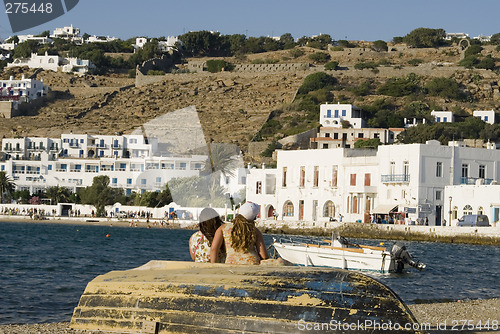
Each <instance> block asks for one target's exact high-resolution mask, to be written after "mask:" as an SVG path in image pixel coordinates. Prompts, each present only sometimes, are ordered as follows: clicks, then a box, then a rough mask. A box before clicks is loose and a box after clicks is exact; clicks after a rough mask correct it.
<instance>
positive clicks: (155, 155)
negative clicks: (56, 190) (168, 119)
mask: <svg viewBox="0 0 500 334" xmlns="http://www.w3.org/2000/svg"><path fill="white" fill-rule="evenodd" d="M157 147H158V142H157V141H156V139H154V138H151V139H146V138H144V137H143V136H140V135H126V136H92V135H82V134H64V135H62V136H61V138H60V139H59V138H57V139H56V138H34V137H26V138H6V139H3V140H2V150H3V153H4V154H5V155H6V159H5V161H0V170H2V171H5V172H6V173H7V174H8V175H10V176H12V177H13V179H14V182H15V184H16V188H17V189H18V190H24V189H27V190H29V191H30V193H36V192H37V191H40V190H44V189H46V188H49V187H52V186H63V187H67V188H69V189H71V190H72V191H76V190H77V189H78V188H81V187H87V186H91V185H92V182H93V179H94V177H95V176H99V175H107V176H109V178H110V186H112V187H116V188H123V189H125V192H126V193H127V194H130V193H131V192H132V191H139V192H143V191H146V190H147V191H160V190H162V189H163V188H164V186H165V184H166V183H167V182H168V181H169V180H170V179H172V178H175V177H190V176H198V175H199V172H200V170H202V169H203V167H204V165H205V162H206V159H207V156H204V155H190V156H187V155H185V156H174V155H168V156H161V155H160V152H157Z"/></svg>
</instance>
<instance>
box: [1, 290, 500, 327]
mask: <svg viewBox="0 0 500 334" xmlns="http://www.w3.org/2000/svg"><path fill="white" fill-rule="evenodd" d="M408 307H409V308H410V310H411V312H412V313H413V315H415V318H416V319H417V322H418V323H419V324H421V325H422V326H427V324H430V325H431V326H432V329H431V330H430V331H427V330H426V332H430V333H464V332H465V333H484V332H488V333H500V328H499V326H500V324H499V322H500V299H498V298H495V299H484V300H467V301H456V302H447V303H430V304H413V305H409V306H408ZM68 326H69V322H60V323H48V324H30V325H3V326H0V333H2V334H35V333H36V334H77V333H80V334H86V333H89V332H87V331H79V330H74V329H70V328H69V327H68ZM438 326H439V327H438ZM99 333H103V332H92V334H99Z"/></svg>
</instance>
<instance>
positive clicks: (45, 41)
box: [17, 35, 52, 44]
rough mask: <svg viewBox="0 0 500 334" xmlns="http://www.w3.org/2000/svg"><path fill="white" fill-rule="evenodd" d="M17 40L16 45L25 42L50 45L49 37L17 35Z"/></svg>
mask: <svg viewBox="0 0 500 334" xmlns="http://www.w3.org/2000/svg"><path fill="white" fill-rule="evenodd" d="M17 38H19V42H18V43H24V42H26V41H36V42H38V43H40V44H50V43H52V39H51V38H50V37H45V36H34V35H17Z"/></svg>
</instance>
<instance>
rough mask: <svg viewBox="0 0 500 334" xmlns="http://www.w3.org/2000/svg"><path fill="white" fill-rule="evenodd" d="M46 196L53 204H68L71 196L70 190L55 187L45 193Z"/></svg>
mask: <svg viewBox="0 0 500 334" xmlns="http://www.w3.org/2000/svg"><path fill="white" fill-rule="evenodd" d="M45 194H46V195H47V197H48V198H49V199H50V202H51V204H52V203H53V204H57V203H60V202H67V201H68V199H69V196H70V193H69V190H68V188H65V187H60V186H54V187H50V188H48V189H47V190H46V191H45Z"/></svg>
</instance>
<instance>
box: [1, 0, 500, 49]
mask: <svg viewBox="0 0 500 334" xmlns="http://www.w3.org/2000/svg"><path fill="white" fill-rule="evenodd" d="M499 13H500V1H499V0H479V1H476V2H473V1H470V0H467V1H464V0H433V1H429V0H416V1H407V0H398V1H395V0H378V1H374V0H300V1H299V0H288V1H282V0H266V1H263V0H251V1H240V0H212V1H207V0H197V1H195V0H182V1H168V0H140V1H129V0H80V1H79V3H78V5H77V6H76V7H75V8H73V9H72V10H71V11H69V12H67V13H66V14H64V15H62V16H61V17H59V18H57V19H55V20H53V21H50V22H48V23H45V24H43V25H40V26H37V27H34V28H31V29H29V30H24V31H21V32H18V33H17V34H18V35H24V34H39V33H41V32H43V31H45V30H50V31H51V33H52V32H53V31H54V29H55V28H62V27H65V26H70V25H71V24H72V25H73V26H74V27H77V28H80V32H81V34H84V33H88V34H89V35H98V36H110V37H117V38H121V39H128V38H131V37H136V36H145V37H161V36H178V35H181V34H184V33H186V32H189V31H199V30H209V31H218V32H220V33H221V34H223V35H230V34H244V35H246V36H247V37H249V36H254V37H259V36H281V35H283V34H285V33H291V34H292V36H293V37H294V38H300V37H302V36H312V35H319V34H329V35H330V36H331V37H332V38H333V39H334V40H341V39H348V40H365V41H375V40H384V41H391V40H392V38H393V37H395V36H404V35H406V34H408V33H409V32H411V31H412V30H413V29H416V28H420V27H424V28H442V29H444V30H445V31H446V32H450V33H451V32H464V33H468V34H469V35H470V36H471V37H475V36H478V35H492V34H495V33H499V32H500V24H499V23H498V22H499V21H498V15H499ZM12 35H14V34H13V33H12V29H11V27H10V23H9V20H8V17H7V14H6V13H5V10H2V11H0V38H2V39H6V38H7V37H9V36H12Z"/></svg>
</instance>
